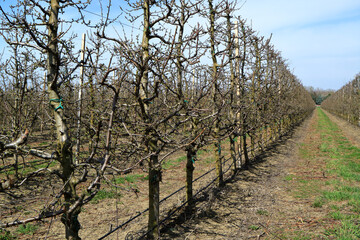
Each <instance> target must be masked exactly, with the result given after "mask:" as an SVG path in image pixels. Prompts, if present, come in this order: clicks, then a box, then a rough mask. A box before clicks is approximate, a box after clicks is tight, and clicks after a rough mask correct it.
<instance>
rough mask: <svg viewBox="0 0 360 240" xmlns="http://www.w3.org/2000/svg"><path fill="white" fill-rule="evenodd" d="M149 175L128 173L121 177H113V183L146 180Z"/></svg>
mask: <svg viewBox="0 0 360 240" xmlns="http://www.w3.org/2000/svg"><path fill="white" fill-rule="evenodd" d="M148 179H149V177H148V176H145V175H144V174H128V175H125V176H123V177H119V178H115V181H114V182H115V184H125V183H136V182H139V181H146V180H148Z"/></svg>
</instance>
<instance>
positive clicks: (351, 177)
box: [285, 108, 360, 240]
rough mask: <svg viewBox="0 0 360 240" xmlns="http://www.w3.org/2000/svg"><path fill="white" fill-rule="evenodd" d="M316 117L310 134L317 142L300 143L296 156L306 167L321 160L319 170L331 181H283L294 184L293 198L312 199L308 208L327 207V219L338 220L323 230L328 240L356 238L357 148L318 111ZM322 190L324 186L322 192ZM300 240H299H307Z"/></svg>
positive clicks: (359, 210)
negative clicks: (316, 136) (302, 160)
mask: <svg viewBox="0 0 360 240" xmlns="http://www.w3.org/2000/svg"><path fill="white" fill-rule="evenodd" d="M317 114H318V117H319V121H318V123H317V126H316V133H314V134H319V135H320V139H319V140H317V141H316V142H315V141H313V142H311V143H307V144H305V143H302V144H300V146H299V150H300V151H299V153H300V156H301V157H302V158H303V159H305V160H308V161H309V163H310V165H309V166H310V168H311V164H316V163H317V162H316V161H317V160H318V159H319V158H321V159H323V161H325V165H326V166H325V167H324V169H322V170H323V171H324V172H325V173H326V176H332V178H331V179H330V180H327V181H325V182H324V181H323V180H319V179H314V180H308V179H307V178H305V179H304V178H301V177H298V176H294V177H293V176H290V175H289V176H286V177H285V180H288V181H290V180H293V182H294V183H295V186H296V187H294V190H293V192H294V194H295V197H298V198H304V199H305V198H312V197H314V196H316V198H315V200H313V203H312V207H314V208H323V207H324V206H326V205H327V206H329V208H330V209H332V210H331V212H330V213H329V214H328V217H329V218H331V219H334V220H336V221H339V224H338V225H334V226H335V227H333V228H332V229H327V230H325V229H324V234H325V235H326V236H327V237H328V238H330V239H343V240H345V239H349V240H350V239H360V187H359V182H360V149H359V148H357V147H355V146H353V145H352V144H351V142H350V141H349V140H348V139H347V138H346V137H345V136H344V135H343V133H342V131H341V130H340V129H339V127H338V126H337V125H336V124H335V123H333V122H331V120H330V119H329V117H328V116H327V115H325V113H324V112H323V111H322V110H321V108H317ZM314 146H316V148H314ZM316 149H318V151H316ZM323 187H326V188H325V190H324V188H323ZM304 237H305V238H299V239H311V238H306V237H307V236H304ZM291 239H295V238H293V237H292V238H291Z"/></svg>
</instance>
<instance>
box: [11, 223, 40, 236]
mask: <svg viewBox="0 0 360 240" xmlns="http://www.w3.org/2000/svg"><path fill="white" fill-rule="evenodd" d="M37 229H38V226H35V225H33V224H31V223H27V224H26V225H20V226H19V227H18V229H17V230H16V232H18V233H20V234H26V235H33V234H34V233H35V232H36V230H37Z"/></svg>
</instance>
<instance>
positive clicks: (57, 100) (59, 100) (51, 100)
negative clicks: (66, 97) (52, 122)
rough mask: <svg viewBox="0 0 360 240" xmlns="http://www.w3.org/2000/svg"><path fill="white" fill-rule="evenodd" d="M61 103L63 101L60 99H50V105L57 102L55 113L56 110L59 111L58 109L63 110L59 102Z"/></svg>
mask: <svg viewBox="0 0 360 240" xmlns="http://www.w3.org/2000/svg"><path fill="white" fill-rule="evenodd" d="M62 101H63V99H62V98H60V99H50V103H51V102H58V103H59V106H58V107H57V108H55V112H56V111H57V110H59V109H60V108H61V109H64V107H63V106H62V105H61V102H62Z"/></svg>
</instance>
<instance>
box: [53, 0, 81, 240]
mask: <svg viewBox="0 0 360 240" xmlns="http://www.w3.org/2000/svg"><path fill="white" fill-rule="evenodd" d="M59 4H60V0H51V10H50V17H49V23H48V31H49V44H48V50H47V84H48V94H49V101H50V104H51V106H52V107H53V109H54V118H55V127H56V134H57V153H58V160H59V162H60V166H61V173H62V181H63V183H64V200H65V201H64V209H65V213H64V214H63V215H62V217H61V221H62V223H63V224H64V225H65V229H66V231H65V233H66V239H71V240H78V239H80V237H79V230H80V223H79V221H78V215H79V213H80V207H78V208H77V209H75V210H74V211H72V212H71V213H70V212H69V207H70V206H71V204H72V203H74V202H75V201H76V200H77V199H78V196H77V194H76V189H75V188H76V183H75V182H74V181H72V179H71V178H72V176H73V173H74V166H73V153H72V150H71V141H70V136H69V132H68V128H67V126H66V123H65V120H64V112H63V110H64V109H63V106H62V98H61V97H60V96H59V93H58V85H57V79H58V77H59V68H60V53H59V50H58V33H57V32H58V14H59V9H60V5H59Z"/></svg>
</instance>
